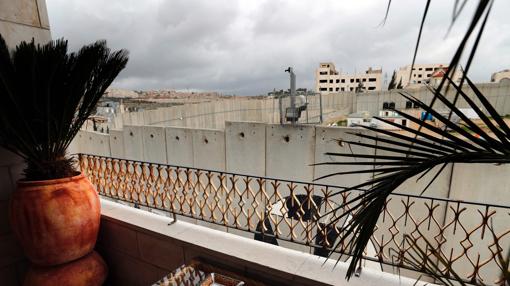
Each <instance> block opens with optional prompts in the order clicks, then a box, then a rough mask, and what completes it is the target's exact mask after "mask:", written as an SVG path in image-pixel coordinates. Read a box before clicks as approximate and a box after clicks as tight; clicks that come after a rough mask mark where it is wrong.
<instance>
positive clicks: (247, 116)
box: [110, 83, 510, 129]
mask: <svg viewBox="0 0 510 286" xmlns="http://www.w3.org/2000/svg"><path fill="white" fill-rule="evenodd" d="M477 87H478V88H479V89H480V91H481V92H482V93H483V94H485V95H486V96H487V98H488V99H489V101H490V102H491V103H492V104H493V105H494V106H495V107H496V110H497V111H498V112H499V113H500V114H502V115H506V114H510V100H508V99H507V97H508V96H509V95H510V84H506V83H480V84H477ZM404 91H405V92H407V93H411V94H412V95H413V96H415V97H417V98H419V99H421V100H423V101H424V102H425V103H430V101H431V99H432V96H433V94H432V92H431V91H429V90H428V89H427V88H426V87H422V88H416V89H410V90H404ZM464 91H465V92H466V94H467V95H468V96H470V97H472V98H473V97H474V93H473V91H472V90H471V89H470V88H469V87H467V86H464ZM400 92H402V90H390V91H371V92H367V93H358V94H356V93H352V92H340V93H330V94H326V95H323V96H322V107H323V115H324V119H325V120H327V119H328V118H333V117H335V118H336V117H338V116H341V115H348V114H350V113H353V112H364V111H368V112H369V113H370V114H371V115H377V114H378V113H379V110H381V109H382V107H383V103H384V102H395V104H396V108H397V109H398V108H405V106H406V101H407V100H406V99H405V98H404V97H402V95H401V94H400ZM454 96H455V93H454V91H453V90H451V89H450V91H449V92H448V94H447V97H448V98H449V99H453V98H454ZM307 100H308V109H307V110H306V111H304V112H303V114H302V117H301V118H300V122H301V123H317V122H319V115H320V97H319V96H309V97H308V99H307ZM475 101H476V100H475ZM282 106H283V110H285V108H286V107H288V106H289V99H288V98H284V99H283V100H282ZM457 106H458V107H460V108H464V107H467V104H466V102H465V101H464V100H463V99H459V100H458V104H457ZM435 107H436V108H437V109H438V110H441V109H444V108H445V106H444V105H442V104H440V103H436V104H435ZM279 114H280V113H279V99H273V98H265V99H239V98H236V99H222V100H216V101H210V102H201V103H195V104H186V105H178V106H172V107H165V108H158V109H155V110H145V111H140V112H130V113H123V114H120V115H118V116H117V117H116V118H115V120H114V121H113V122H112V123H111V124H112V126H111V127H110V129H118V128H122V126H123V125H156V126H177V127H188V128H211V129H224V128H225V122H228V121H255V122H262V123H268V124H273V123H279ZM307 117H308V120H307ZM117 119H119V120H117Z"/></svg>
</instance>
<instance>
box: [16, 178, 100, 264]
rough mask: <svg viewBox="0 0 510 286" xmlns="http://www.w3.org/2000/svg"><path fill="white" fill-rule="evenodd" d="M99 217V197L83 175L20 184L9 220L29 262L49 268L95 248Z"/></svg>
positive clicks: (21, 182)
mask: <svg viewBox="0 0 510 286" xmlns="http://www.w3.org/2000/svg"><path fill="white" fill-rule="evenodd" d="M100 216H101V210H100V202H99V197H98V195H97V193H96V191H95V188H94V186H93V185H92V184H91V183H90V181H89V180H88V179H87V178H86V177H85V176H84V175H77V176H74V177H70V178H63V179H56V180H47V181H20V182H18V189H17V191H16V192H14V194H13V195H12V197H11V201H10V205H9V218H10V222H11V226H12V229H13V231H14V234H15V235H16V237H17V238H18V241H19V242H20V244H21V247H22V248H23V250H24V252H25V255H26V256H27V257H28V259H29V260H30V261H31V262H32V263H34V264H37V265H41V266H50V265H57V264H62V263H66V262H69V261H72V260H75V259H78V258H80V257H82V256H84V255H86V254H88V253H90V252H91V251H92V250H93V249H94V245H95V244H96V239H97V234H98V231H99V221H100Z"/></svg>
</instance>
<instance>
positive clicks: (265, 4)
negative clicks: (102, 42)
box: [47, 0, 510, 95]
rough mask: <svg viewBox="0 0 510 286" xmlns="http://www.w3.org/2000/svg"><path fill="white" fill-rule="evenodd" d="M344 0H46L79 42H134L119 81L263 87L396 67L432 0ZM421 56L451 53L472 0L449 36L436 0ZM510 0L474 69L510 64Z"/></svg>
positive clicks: (441, 58) (500, 4)
mask: <svg viewBox="0 0 510 286" xmlns="http://www.w3.org/2000/svg"><path fill="white" fill-rule="evenodd" d="M392 2H393V6H392V9H391V11H390V15H389V18H388V21H387V23H386V24H385V25H384V26H379V23H380V22H381V20H382V18H383V16H384V12H385V6H386V1H382V0H378V1H376V0H364V1H352V0H351V1H339V0H323V1H317V0H300V1H292V0H264V1H255V0H253V1H249V0H247V1H232V0H214V1H210V0H167V1H163V0H144V1H139V0H110V1H103V0H87V1H85V0H47V5H48V13H49V16H50V24H51V29H52V35H53V38H59V37H65V38H67V39H69V41H70V44H71V46H72V47H73V48H77V47H79V46H81V45H83V44H86V43H90V42H92V41H95V40H97V39H106V40H108V43H109V45H110V46H111V47H112V48H113V49H119V48H126V49H128V50H129V51H130V62H129V64H128V67H127V68H126V70H125V71H123V72H122V73H121V75H120V76H119V78H118V79H117V80H116V82H115V83H114V85H115V86H116V87H122V88H130V89H164V88H171V89H200V90H215V91H220V92H223V93H228V94H232V93H235V94H241V95H256V94H263V93H266V92H267V91H269V90H272V89H273V88H278V89H280V88H287V86H288V79H287V75H286V74H285V73H284V72H283V70H284V69H285V68H286V67H287V66H293V67H294V68H295V70H296V71H297V76H298V82H299V84H298V85H299V86H300V87H308V88H312V87H313V81H314V70H315V68H316V67H317V65H318V63H319V62H321V61H332V62H334V63H335V64H336V65H337V68H339V69H341V70H342V71H345V72H354V71H355V70H358V71H361V70H364V69H366V68H367V67H369V66H374V67H382V68H383V71H384V72H385V73H387V76H388V80H389V78H390V77H391V73H392V71H393V70H394V69H396V68H397V67H399V66H403V65H406V64H409V63H410V61H411V58H412V53H413V50H414V44H415V41H416V37H417V32H418V25H419V22H420V19H421V13H422V10H423V7H424V1H417V0H400V1H399V0H395V1H392ZM432 2H433V4H432V6H431V10H430V12H429V14H430V17H429V18H428V20H427V25H426V29H425V31H424V38H423V41H422V43H423V44H422V45H421V48H420V52H419V55H418V61H419V62H428V63H430V62H445V63H447V62H448V61H449V59H450V57H451V55H452V53H453V51H454V49H455V47H456V45H457V43H458V41H459V40H460V37H461V36H462V33H463V31H464V30H465V29H466V24H467V22H468V21H469V19H470V17H471V14H472V10H473V7H474V3H473V2H476V1H470V2H471V4H470V5H471V6H468V7H466V11H465V13H464V14H463V17H462V18H461V19H460V20H459V21H458V22H457V23H456V25H455V26H454V28H453V29H452V31H451V32H450V34H449V35H448V37H446V38H445V33H446V31H447V28H448V25H449V23H450V19H451V7H452V5H453V0H451V1H439V0H437V1H432ZM507 11H510V2H509V1H502V0H499V1H496V4H495V7H494V9H493V13H492V17H491V19H490V21H489V23H488V25H487V28H486V30H487V31H486V33H485V35H484V38H483V41H482V43H481V45H480V47H479V52H478V54H477V57H476V58H475V62H474V64H473V67H472V70H471V72H470V76H471V77H472V78H474V79H475V80H477V81H487V80H488V79H489V78H490V74H491V73H492V72H494V71H498V70H501V69H504V68H508V67H510V53H508V51H509V50H510V34H509V32H508V31H510V22H508V21H506V18H505V17H506V15H505V14H506V12H507Z"/></svg>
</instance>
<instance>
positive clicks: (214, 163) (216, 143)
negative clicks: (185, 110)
mask: <svg viewBox="0 0 510 286" xmlns="http://www.w3.org/2000/svg"><path fill="white" fill-rule="evenodd" d="M192 133H193V162H194V167H195V168H201V169H210V170H218V171H225V132H224V131H220V130H212V129H194V130H193V131H192Z"/></svg>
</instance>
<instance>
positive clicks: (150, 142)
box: [142, 126, 167, 164]
mask: <svg viewBox="0 0 510 286" xmlns="http://www.w3.org/2000/svg"><path fill="white" fill-rule="evenodd" d="M142 133H143V135H142V136H143V156H144V158H145V160H146V161H147V162H151V163H159V164H166V163H167V161H166V158H167V154H166V138H165V128H164V127H159V126H144V127H143V132H142Z"/></svg>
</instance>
